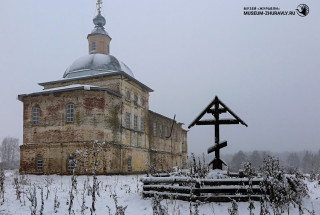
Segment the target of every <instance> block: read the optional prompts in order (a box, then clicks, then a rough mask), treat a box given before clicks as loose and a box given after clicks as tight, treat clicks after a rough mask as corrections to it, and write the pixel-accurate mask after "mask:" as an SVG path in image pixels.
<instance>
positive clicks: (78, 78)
mask: <svg viewBox="0 0 320 215" xmlns="http://www.w3.org/2000/svg"><path fill="white" fill-rule="evenodd" d="M114 75H123V76H125V77H126V78H128V79H129V80H131V81H133V82H135V83H137V84H138V85H140V86H141V87H143V88H145V89H146V90H148V92H153V90H152V89H151V88H150V87H148V86H146V85H144V84H143V83H141V82H140V81H138V80H137V79H135V78H134V77H132V76H130V75H128V74H127V73H125V72H123V71H117V72H112V73H102V74H97V75H90V76H83V77H75V78H68V79H62V80H58V81H49V82H42V83H38V85H40V86H42V87H43V86H45V85H47V84H56V83H66V82H70V81H76V80H82V79H90V78H97V77H104V76H114Z"/></svg>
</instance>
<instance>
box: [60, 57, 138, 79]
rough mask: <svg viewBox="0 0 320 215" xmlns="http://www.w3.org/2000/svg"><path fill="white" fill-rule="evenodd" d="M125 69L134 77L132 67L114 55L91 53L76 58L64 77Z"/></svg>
mask: <svg viewBox="0 0 320 215" xmlns="http://www.w3.org/2000/svg"><path fill="white" fill-rule="evenodd" d="M114 71H123V72H125V73H126V74H128V75H130V76H131V77H134V75H133V72H132V71H131V69H130V68H129V67H128V66H127V65H125V64H124V63H123V62H121V61H119V60H118V59H117V58H115V57H114V56H112V55H106V54H90V55H86V56H83V57H80V58H78V59H77V60H75V61H74V62H73V63H72V64H71V65H70V66H69V67H68V68H67V70H66V71H65V73H64V75H63V78H74V77H81V76H87V75H96V74H101V73H110V72H114Z"/></svg>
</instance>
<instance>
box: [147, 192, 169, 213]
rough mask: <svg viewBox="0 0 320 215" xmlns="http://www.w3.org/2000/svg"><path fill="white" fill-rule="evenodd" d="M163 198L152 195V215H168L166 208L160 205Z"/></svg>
mask: <svg viewBox="0 0 320 215" xmlns="http://www.w3.org/2000/svg"><path fill="white" fill-rule="evenodd" d="M162 200H163V198H162V197H161V196H159V195H156V194H155V195H154V197H153V198H152V200H151V204H152V211H153V215H168V214H169V213H168V208H166V207H164V206H162V205H161V201H162Z"/></svg>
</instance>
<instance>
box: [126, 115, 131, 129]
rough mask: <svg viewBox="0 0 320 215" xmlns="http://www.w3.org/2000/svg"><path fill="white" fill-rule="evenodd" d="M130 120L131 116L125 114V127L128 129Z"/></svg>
mask: <svg viewBox="0 0 320 215" xmlns="http://www.w3.org/2000/svg"><path fill="white" fill-rule="evenodd" d="M130 118H131V114H130V113H128V112H127V113H126V127H127V128H130Z"/></svg>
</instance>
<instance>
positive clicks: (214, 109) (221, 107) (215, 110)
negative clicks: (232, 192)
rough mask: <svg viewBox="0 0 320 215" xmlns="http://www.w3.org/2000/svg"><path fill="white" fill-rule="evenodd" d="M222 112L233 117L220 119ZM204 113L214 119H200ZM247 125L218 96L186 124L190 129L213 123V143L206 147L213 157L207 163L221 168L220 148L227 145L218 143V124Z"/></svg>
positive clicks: (214, 167) (215, 167)
mask: <svg viewBox="0 0 320 215" xmlns="http://www.w3.org/2000/svg"><path fill="white" fill-rule="evenodd" d="M222 113H229V114H231V115H232V116H233V117H234V118H233V119H221V118H220V117H219V115H220V114H222ZM205 114H211V115H212V116H213V117H214V119H212V120H201V119H202V117H203V116H204V115H205ZM239 123H241V124H242V125H245V126H246V127H248V125H247V124H246V123H245V122H244V121H242V120H241V119H240V118H239V117H238V116H237V115H236V114H235V113H233V112H232V111H231V110H230V108H228V107H227V105H225V104H224V103H223V102H222V101H220V100H219V98H218V96H216V97H215V98H214V100H213V101H212V102H211V103H210V104H209V105H208V106H207V107H206V108H205V109H204V110H203V111H202V112H201V113H200V114H199V116H198V117H197V118H196V119H195V120H194V121H193V122H192V123H191V124H190V125H189V126H188V128H189V129H190V128H191V127H193V126H194V125H214V131H215V132H214V133H215V145H214V146H211V147H209V148H208V154H210V153H211V152H215V158H214V159H213V160H212V161H211V162H210V163H209V165H211V164H212V168H213V169H222V164H224V165H226V164H225V163H224V162H223V161H222V160H221V159H220V149H221V148H223V147H226V146H227V141H224V142H221V143H220V134H219V125H229V124H239Z"/></svg>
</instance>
